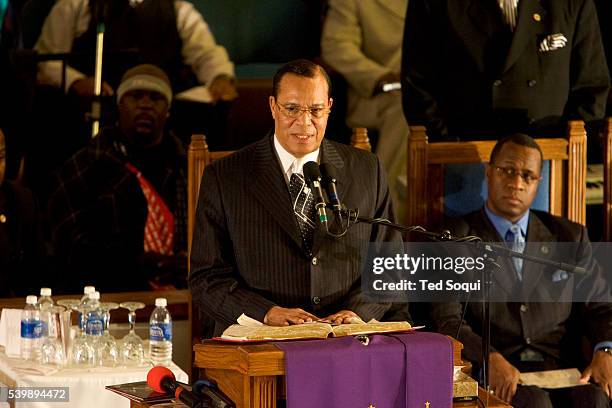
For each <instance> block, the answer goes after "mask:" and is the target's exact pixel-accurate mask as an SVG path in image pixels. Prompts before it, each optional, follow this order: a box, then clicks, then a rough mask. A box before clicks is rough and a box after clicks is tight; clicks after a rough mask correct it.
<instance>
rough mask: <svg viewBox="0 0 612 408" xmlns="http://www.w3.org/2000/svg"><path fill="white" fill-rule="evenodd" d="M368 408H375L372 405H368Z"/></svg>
mask: <svg viewBox="0 0 612 408" xmlns="http://www.w3.org/2000/svg"><path fill="white" fill-rule="evenodd" d="M368 408H376V406H375V405H374V404H370V405H368Z"/></svg>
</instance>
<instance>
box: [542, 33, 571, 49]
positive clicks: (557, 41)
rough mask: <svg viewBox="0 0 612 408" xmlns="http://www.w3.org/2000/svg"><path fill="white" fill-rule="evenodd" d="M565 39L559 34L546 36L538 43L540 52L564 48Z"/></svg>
mask: <svg viewBox="0 0 612 408" xmlns="http://www.w3.org/2000/svg"><path fill="white" fill-rule="evenodd" d="M566 44H567V38H565V36H564V35H563V34H561V33H557V34H551V35H547V36H546V37H545V38H544V39H543V40H542V42H541V43H540V51H541V52H547V51H554V50H558V49H559V48H563V47H565V45H566Z"/></svg>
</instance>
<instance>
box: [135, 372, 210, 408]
mask: <svg viewBox="0 0 612 408" xmlns="http://www.w3.org/2000/svg"><path fill="white" fill-rule="evenodd" d="M147 384H148V385H149V387H151V388H153V390H154V391H157V392H160V393H164V394H165V393H170V394H173V395H174V398H176V399H177V400H180V401H181V402H182V403H184V404H185V405H187V406H188V407H191V408H203V404H202V401H201V400H200V399H199V398H198V397H196V396H195V395H194V394H193V393H192V392H191V391H189V390H187V389H185V388H183V385H182V384H181V383H179V382H177V381H176V377H174V374H173V373H172V371H170V370H169V369H167V368H166V367H164V366H155V367H153V368H152V369H150V370H149V372H148V373H147Z"/></svg>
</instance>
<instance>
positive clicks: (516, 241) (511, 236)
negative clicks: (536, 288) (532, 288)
mask: <svg viewBox="0 0 612 408" xmlns="http://www.w3.org/2000/svg"><path fill="white" fill-rule="evenodd" d="M505 239H506V242H508V243H510V244H512V250H513V251H516V252H520V253H521V254H522V253H523V251H524V250H525V238H524V237H523V233H522V232H521V227H519V226H518V225H517V224H513V225H512V226H510V228H508V232H506V238H505ZM512 263H513V264H514V268H515V269H516V274H517V275H518V278H519V280H522V279H523V259H522V258H512Z"/></svg>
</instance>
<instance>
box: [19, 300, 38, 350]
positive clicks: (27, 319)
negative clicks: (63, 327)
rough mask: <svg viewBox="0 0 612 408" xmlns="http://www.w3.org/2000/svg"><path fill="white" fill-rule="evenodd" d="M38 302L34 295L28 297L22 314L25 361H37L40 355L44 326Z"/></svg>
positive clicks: (22, 341) (22, 342)
mask: <svg viewBox="0 0 612 408" xmlns="http://www.w3.org/2000/svg"><path fill="white" fill-rule="evenodd" d="M37 300H38V299H37V298H36V296H34V295H30V296H28V297H27V298H26V305H25V307H24V308H23V312H21V358H22V359H24V360H33V361H37V360H38V358H39V355H40V339H41V337H42V324H41V322H40V311H39V310H38V304H37Z"/></svg>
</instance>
